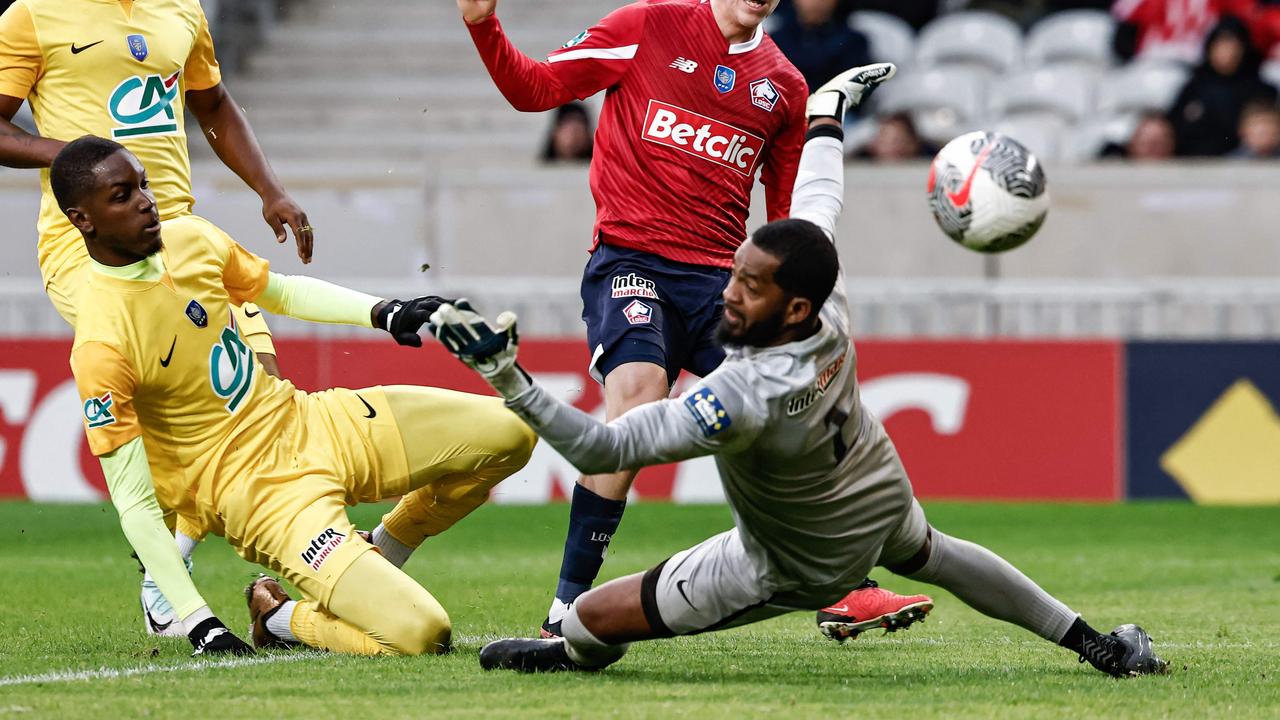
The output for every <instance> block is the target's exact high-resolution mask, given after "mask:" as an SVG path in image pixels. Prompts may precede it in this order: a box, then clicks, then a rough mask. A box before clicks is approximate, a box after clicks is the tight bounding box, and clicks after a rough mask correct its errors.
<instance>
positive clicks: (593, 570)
mask: <svg viewBox="0 0 1280 720" xmlns="http://www.w3.org/2000/svg"><path fill="white" fill-rule="evenodd" d="M626 507H627V501H626V500H610V499H609V498H605V497H601V496H599V495H597V494H595V493H593V492H591V491H590V490H588V489H587V488H585V487H583V486H582V485H575V486H574V488H573V501H572V504H571V505H570V506H569V533H568V536H567V537H566V538H565V541H564V559H563V560H562V561H561V563H560V582H559V584H558V585H557V586H556V600H557V601H558V604H556V605H553V606H552V607H553V609H554V608H557V607H560V605H559V604H563V605H569V604H571V603H573V601H574V600H577V599H578V596H579V595H581V594H582V593H584V592H586V591H588V590H590V589H591V584H592V583H593V582H595V580H596V576H597V575H599V574H600V566H601V565H603V564H604V556H605V553H607V552H608V551H609V541H610V540H612V539H613V534H614V533H615V532H616V531H617V530H618V523H620V522H622V511H623V510H625V509H626ZM562 612H563V611H562ZM557 614H560V613H557ZM556 620H557V619H556V618H551V621H552V622H556Z"/></svg>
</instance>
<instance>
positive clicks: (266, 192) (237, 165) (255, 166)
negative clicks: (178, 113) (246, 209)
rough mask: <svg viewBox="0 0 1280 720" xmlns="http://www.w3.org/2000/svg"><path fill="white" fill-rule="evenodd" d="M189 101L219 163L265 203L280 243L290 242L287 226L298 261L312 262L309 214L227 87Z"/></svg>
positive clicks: (195, 95)
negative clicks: (286, 186)
mask: <svg viewBox="0 0 1280 720" xmlns="http://www.w3.org/2000/svg"><path fill="white" fill-rule="evenodd" d="M186 99H187V107H188V108H190V109H191V114H193V115H195V116H196V120H197V121H198V122H199V123H200V129H201V130H202V131H204V137H205V139H206V140H208V141H209V146H210V147H212V148H213V151H214V153H216V154H217V156H218V159H220V160H222V163H223V164H224V165H226V166H227V167H228V168H230V169H231V171H232V172H234V173H235V174H236V175H238V176H240V179H241V180H244V183H245V185H248V186H249V187H250V188H251V189H252V190H253V191H254V192H255V193H257V194H258V197H259V198H261V199H262V217H263V219H264V220H266V221H267V224H268V225H270V226H271V229H272V231H273V232H275V235H276V242H281V243H283V242H284V241H286V240H288V239H289V236H288V234H287V233H286V232H285V227H286V226H287V227H288V228H289V229H290V230H291V231H293V239H294V240H295V241H296V242H297V245H298V257H299V258H300V259H301V260H302V262H303V263H309V262H311V254H312V251H313V250H314V246H315V233H314V232H313V231H312V229H311V223H310V222H309V221H308V220H307V214H306V213H305V212H303V210H302V208H301V207H300V206H299V205H298V203H297V202H295V201H294V200H293V198H291V197H289V194H288V193H287V192H285V189H284V187H283V186H282V185H281V184H280V180H279V179H278V178H276V174H275V172H274V171H273V170H272V169H271V164H270V163H268V162H267V156H266V155H265V154H264V153H263V152H262V147H261V146H260V145H258V138H257V136H255V135H254V134H253V128H252V127H250V125H249V119H248V118H247V117H245V114H244V111H242V110H241V109H240V106H239V105H237V104H236V101H235V99H234V98H232V97H231V93H230V92H228V91H227V88H226V86H225V85H223V84H222V83H218V84H217V85H214V86H213V87H211V88H207V89H205V90H189V91H187V95H186Z"/></svg>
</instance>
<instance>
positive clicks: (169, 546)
mask: <svg viewBox="0 0 1280 720" xmlns="http://www.w3.org/2000/svg"><path fill="white" fill-rule="evenodd" d="M100 461H101V463H102V471H103V474H104V475H105V476H106V479H107V491H108V492H109V493H110V494H111V503H112V504H113V505H115V508H116V512H117V513H118V514H119V516H120V529H121V530H123V531H124V535H125V538H126V539H128V541H129V544H130V545H132V546H133V549H134V552H136V553H137V554H138V559H139V560H140V561H141V562H142V565H143V567H145V568H146V569H147V572H148V573H150V574H151V578H152V579H153V580H155V582H156V585H157V586H158V587H159V588H160V592H162V593H164V596H165V597H166V598H167V599H168V600H169V602H170V603H172V604H173V608H174V611H175V612H176V613H177V615H178V617H179V618H180V619H181V620H182V623H183V627H184V629H185V630H186V631H187V638H188V639H189V640H190V641H191V645H192V647H193V648H195V651H194V652H193V653H192V654H193V655H216V654H234V655H252V654H253V648H251V647H249V646H248V645H247V644H245V642H244V641H243V640H241V639H240V638H238V637H236V636H235V634H234V633H232V632H231V631H230V630H228V629H227V626H226V625H224V624H223V623H222V621H221V620H219V619H218V618H217V617H216V616H215V615H214V614H213V612H212V611H211V610H210V609H209V604H208V603H206V602H205V601H204V598H203V597H201V596H200V592H199V591H198V590H196V587H195V584H194V583H192V582H191V576H190V575H188V574H187V566H186V563H184V562H183V561H182V555H181V554H179V553H178V547H177V546H176V545H175V544H174V542H173V535H171V534H170V533H169V529H168V528H167V527H166V526H165V524H164V515H163V513H162V512H161V510H160V503H159V502H157V501H156V493H155V485H154V483H153V482H152V478H151V469H150V467H149V465H148V463H147V451H146V448H144V447H143V444H142V438H141V437H135V438H133V439H132V440H130V441H128V442H126V443H125V444H124V445H122V446H120V447H119V448H116V449H115V450H113V451H111V452H108V453H105V454H103V455H102V456H101V458H100Z"/></svg>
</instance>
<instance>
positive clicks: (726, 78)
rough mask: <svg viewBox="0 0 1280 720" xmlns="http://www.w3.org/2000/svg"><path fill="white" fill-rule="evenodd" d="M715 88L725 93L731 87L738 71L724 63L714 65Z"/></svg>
mask: <svg viewBox="0 0 1280 720" xmlns="http://www.w3.org/2000/svg"><path fill="white" fill-rule="evenodd" d="M714 77H715V82H716V89H717V90H719V91H720V92H721V94H723V93H727V92H729V91H730V90H732V89H733V81H734V80H735V79H737V77H738V73H736V72H734V70H733V68H731V67H725V66H724V65H717V66H716V74H715V76H714Z"/></svg>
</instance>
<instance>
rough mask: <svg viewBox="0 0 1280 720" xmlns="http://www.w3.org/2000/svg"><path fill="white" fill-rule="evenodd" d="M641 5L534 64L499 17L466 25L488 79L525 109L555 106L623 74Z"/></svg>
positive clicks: (638, 31)
mask: <svg viewBox="0 0 1280 720" xmlns="http://www.w3.org/2000/svg"><path fill="white" fill-rule="evenodd" d="M644 8H645V3H644V2H639V3H635V4H633V5H627V6H625V7H622V8H619V9H617V10H615V11H614V12H612V13H610V14H609V15H608V16H606V17H605V18H604V19H603V20H601V21H600V22H598V23H596V24H595V25H594V26H592V27H591V28H588V29H587V30H585V31H583V32H582V33H580V34H579V35H578V36H577V37H575V38H573V39H572V40H570V41H569V42H567V43H565V44H564V47H562V48H560V49H559V50H556V51H555V52H553V53H551V54H550V55H549V56H548V57H547V60H546V61H545V62H538V61H536V60H534V59H532V58H530V57H529V56H527V55H525V54H524V53H522V52H520V50H518V49H517V48H516V47H515V45H513V44H512V43H511V41H510V40H509V39H508V38H507V36H506V33H504V32H503V31H502V24H501V23H499V22H498V18H497V16H490V17H489V18H487V19H485V20H484V21H482V22H479V23H476V24H475V25H468V26H467V29H468V30H469V31H470V32H471V41H472V42H474V43H475V46H476V50H478V51H479V52H480V59H481V60H483V61H484V66H485V69H486V70H488V71H489V77H491V78H493V82H494V84H495V85H497V86H498V90H499V91H501V92H502V95H503V97H505V98H506V99H507V102H509V103H511V106H512V107H514V108H515V109H517V110H521V111H524V112H537V111H541V110H550V109H552V108H555V107H559V106H560V105H563V104H565V103H567V102H569V101H570V100H573V99H575V98H576V99H583V98H588V97H590V96H592V95H595V94H596V93H598V92H600V91H601V90H604V89H605V88H607V87H611V86H612V85H614V84H615V83H617V82H618V80H619V79H621V78H622V76H623V75H624V74H626V72H627V68H628V67H629V66H630V64H631V61H632V59H633V58H635V55H636V50H637V49H639V47H640V38H641V36H642V35H643V34H644V18H645V12H644Z"/></svg>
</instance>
